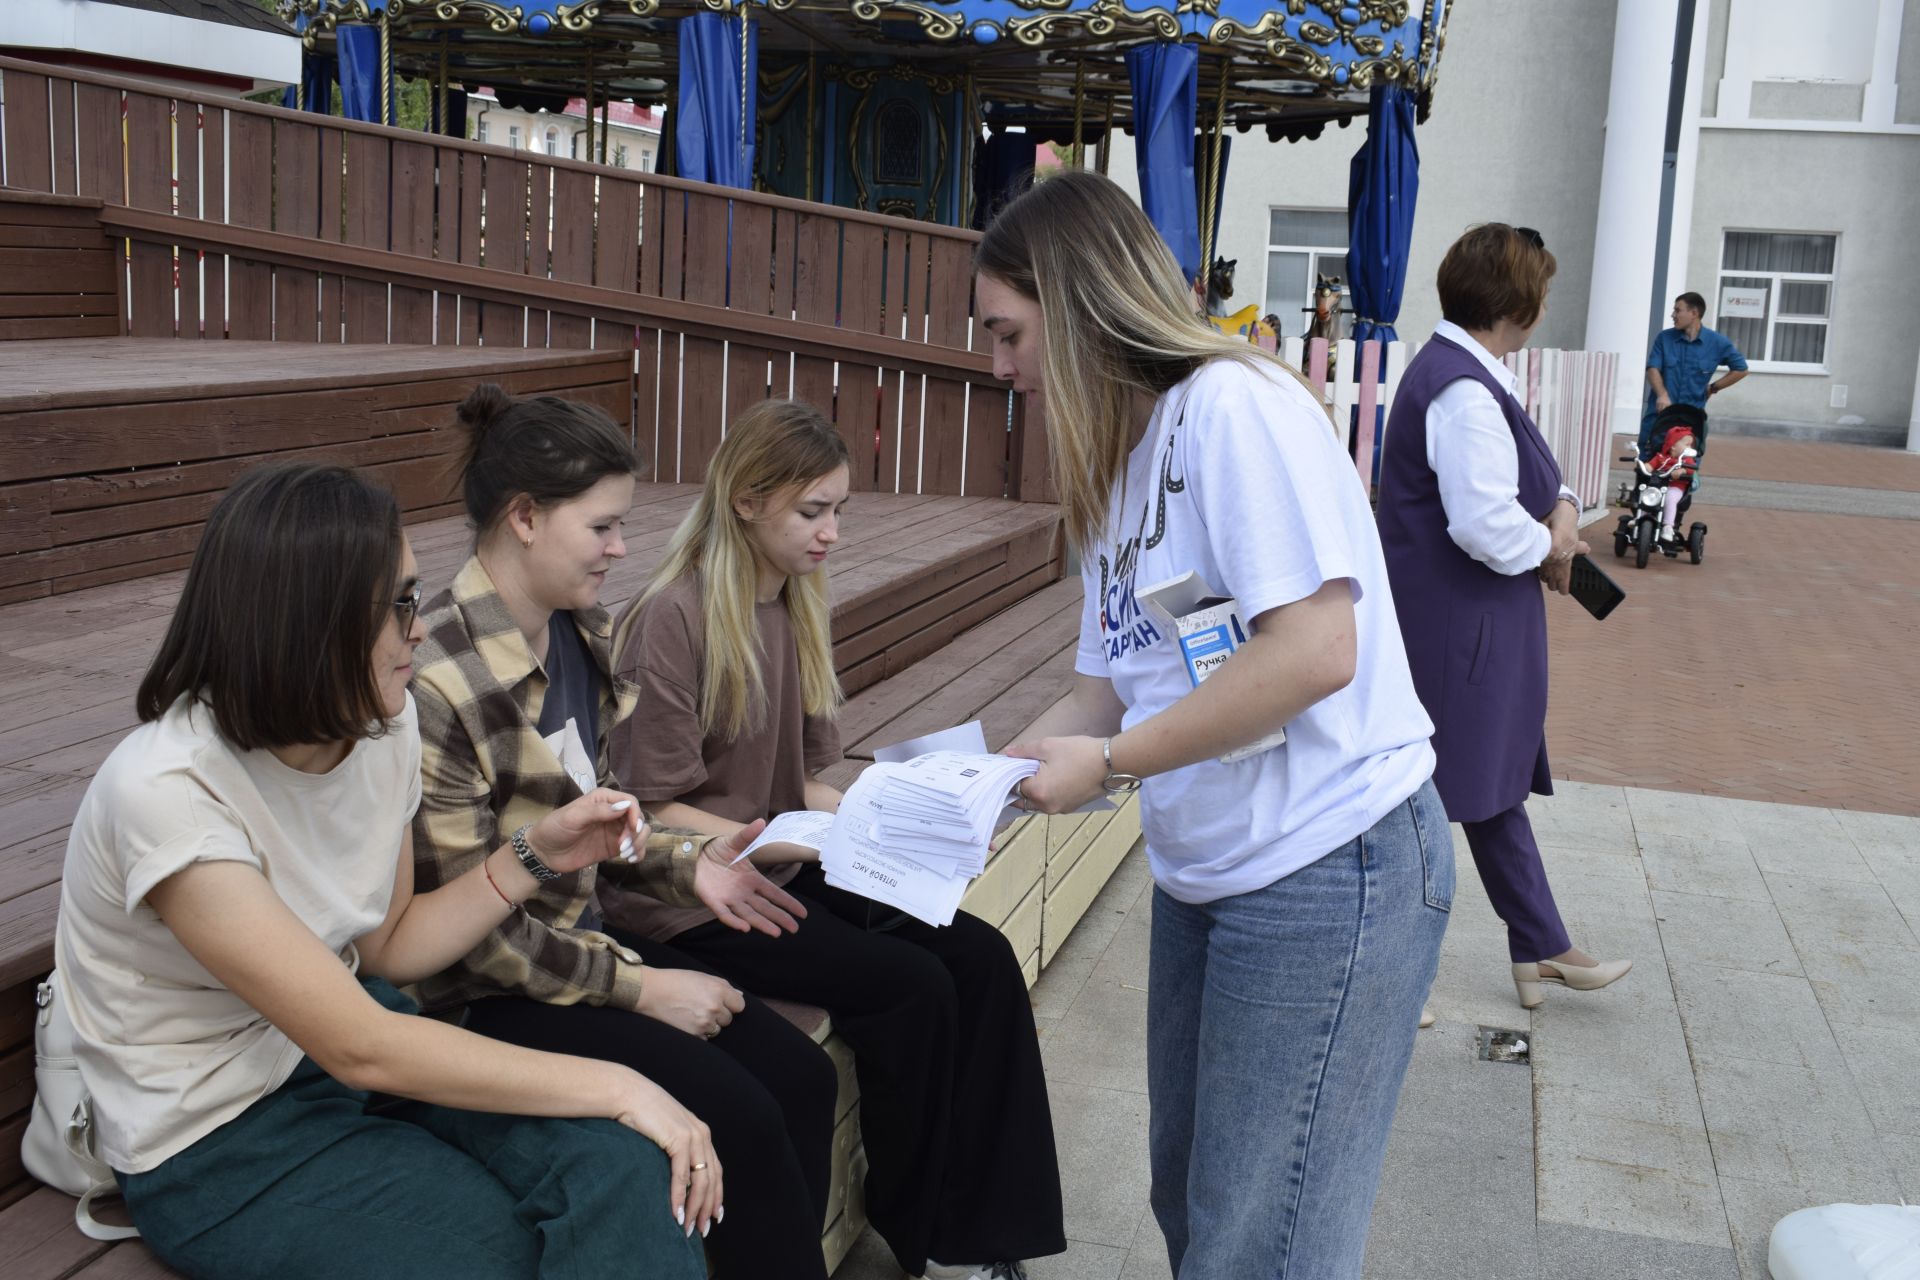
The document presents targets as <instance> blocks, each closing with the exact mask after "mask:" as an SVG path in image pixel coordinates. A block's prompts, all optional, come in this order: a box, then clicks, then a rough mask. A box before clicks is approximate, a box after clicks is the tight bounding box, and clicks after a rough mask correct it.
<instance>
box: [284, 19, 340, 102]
mask: <svg viewBox="0 0 1920 1280" xmlns="http://www.w3.org/2000/svg"><path fill="white" fill-rule="evenodd" d="M293 29H294V30H295V31H305V30H306V29H307V15H306V14H304V13H296V14H294V15H293ZM339 75H340V70H339V64H338V63H337V62H336V61H335V60H334V59H333V58H332V57H330V56H328V57H323V56H321V55H319V54H315V53H307V52H305V51H304V50H303V51H302V52H301V54H300V83H299V84H290V85H288V86H287V91H286V92H285V93H283V94H281V95H280V105H281V106H283V107H285V108H286V109H287V110H289V111H300V110H306V111H318V112H319V113H320V114H321V115H330V114H332V112H333V82H334V81H335V80H336V79H337V78H338V77H339ZM303 95H304V96H305V99H306V101H305V104H304V106H303V104H302V102H301V98H302V96H303Z"/></svg>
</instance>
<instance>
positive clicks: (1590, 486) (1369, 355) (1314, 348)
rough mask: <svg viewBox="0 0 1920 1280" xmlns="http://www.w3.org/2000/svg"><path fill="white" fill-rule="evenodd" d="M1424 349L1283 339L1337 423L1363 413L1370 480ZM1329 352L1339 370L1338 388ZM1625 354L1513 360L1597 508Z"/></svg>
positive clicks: (1602, 497)
mask: <svg viewBox="0 0 1920 1280" xmlns="http://www.w3.org/2000/svg"><path fill="white" fill-rule="evenodd" d="M1262 345H1265V344H1264V343H1263V344H1262ZM1270 349H1272V348H1270ZM1418 349H1419V344H1417V343H1408V342H1366V343H1355V342H1354V341H1353V340H1352V339H1350V338H1348V339H1342V340H1341V341H1340V342H1337V343H1331V344H1330V343H1328V341H1327V340H1326V339H1325V338H1315V339H1313V340H1312V341H1311V342H1309V341H1306V340H1304V339H1301V338H1285V339H1282V340H1281V341H1280V343H1279V345H1278V351H1279V354H1280V358H1281V359H1283V360H1285V361H1286V362H1287V363H1288V364H1290V365H1292V366H1293V367H1294V368H1296V369H1298V370H1300V371H1301V372H1302V373H1304V374H1306V375H1307V381H1308V382H1310V383H1312V384H1313V385H1314V386H1315V387H1316V388H1318V389H1319V391H1320V394H1321V395H1322V396H1323V397H1327V398H1328V399H1329V400H1330V402H1331V403H1332V405H1333V411H1334V413H1333V417H1334V421H1335V422H1337V423H1352V422H1354V421H1355V414H1356V412H1357V414H1358V430H1357V431H1355V433H1354V436H1355V442H1354V458H1353V465H1354V469H1355V470H1356V471H1358V472H1359V473H1360V476H1361V478H1362V479H1363V480H1365V481H1367V482H1368V483H1371V482H1372V479H1373V475H1374V461H1373V460H1374V455H1375V454H1376V453H1377V452H1378V450H1379V443H1380V437H1381V435H1382V434H1384V432H1385V430H1386V421H1387V415H1388V414H1389V413H1390V412H1391V411H1392V409H1393V397H1394V393H1395V392H1396V391H1398V390H1399V387H1400V378H1401V375H1402V374H1404V373H1405V372H1406V368H1407V361H1408V360H1409V359H1411V358H1412V356H1413V353H1414V352H1415V351H1416V350H1418ZM1329 356H1332V357H1333V359H1332V364H1331V367H1332V368H1333V370H1334V374H1335V376H1334V377H1333V379H1332V385H1331V387H1329V385H1328V376H1327V374H1328V368H1329V361H1328V357H1329ZM1619 360H1620V357H1619V356H1617V355H1615V354H1614V353H1613V352H1611V351H1559V350H1532V349H1528V350H1522V351H1518V352H1515V353H1514V354H1513V355H1510V356H1508V357H1507V360H1506V364H1507V368H1509V369H1511V370H1512V371H1513V375H1514V378H1515V379H1516V380H1517V381H1518V383H1519V392H1520V402H1521V404H1522V405H1524V406H1525V407H1526V410H1527V412H1528V413H1529V414H1531V415H1532V417H1533V421H1534V423H1535V425H1537V426H1538V427H1539V428H1540V434H1541V435H1543V436H1545V437H1546V441H1547V446H1548V447H1549V448H1551V449H1552V450H1553V456H1554V458H1555V459H1556V460H1558V462H1559V463H1560V471H1561V474H1562V475H1563V476H1564V477H1565V479H1566V482H1567V487H1568V488H1569V489H1572V490H1573V491H1574V492H1575V493H1576V494H1578V495H1579V497H1580V502H1581V505H1582V506H1585V507H1589V508H1591V507H1597V506H1601V505H1604V504H1605V502H1606V489H1607V464H1608V457H1607V452H1608V448H1609V446H1610V445H1611V443H1612V440H1611V435H1610V428H1609V413H1610V408H1611V393H1612V388H1613V375H1614V371H1615V369H1616V368H1617V367H1618V365H1619ZM1383 365H1384V367H1385V370H1386V374H1385V377H1384V378H1383V377H1382V376H1381V369H1382V366H1383Z"/></svg>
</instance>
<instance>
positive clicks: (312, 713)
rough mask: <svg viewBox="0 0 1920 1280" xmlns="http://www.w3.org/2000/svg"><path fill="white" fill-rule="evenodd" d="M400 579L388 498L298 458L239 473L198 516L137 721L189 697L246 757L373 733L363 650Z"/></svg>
mask: <svg viewBox="0 0 1920 1280" xmlns="http://www.w3.org/2000/svg"><path fill="white" fill-rule="evenodd" d="M399 572H400V506H399V504H398V503H397V502H395V501H394V498H393V495H392V494H391V493H388V492H387V491H386V490H385V489H382V488H380V487H378V486H377V485H374V484H372V483H370V482H369V481H368V480H367V479H366V478H365V477H364V476H362V475H360V473H358V472H356V471H353V470H350V469H349V468H346V467H333V466H321V465H318V464H315V463H307V462H292V463H279V464H274V465H269V466H264V467H256V468H255V469H253V470H251V471H249V472H247V473H246V474H245V475H243V476H241V477H240V479H239V481H238V482H237V483H235V484H234V486H233V488H231V489H229V490H227V492H226V495H225V496H224V497H222V498H221V499H220V502H219V504H218V505H217V506H215V507H214V509H213V514H212V515H210V516H208V517H207V527H206V529H205V531H204V532H202V533H201V535H200V545H199V547H198V548H197V549H196V550H195V551H194V553H193V564H192V566H191V567H190V568H189V569H188V570H187V584H186V586H185V588H184V589H182V591H181V592H180V602H179V604H177V605H176V606H174V610H173V620H172V621H171V622H170V623H168V624H167V634H166V638H165V639H164V640H162V641H161V642H160V651H159V652H158V653H156V654H154V656H153V663H152V665H150V666H149V667H148V668H147V674H146V677H145V678H144V679H142V680H141V681H140V692H139V694H138V696H137V698H136V700H135V704H134V705H135V707H136V709H137V710H138V711H139V713H140V719H141V720H142V721H143V722H144V721H149V720H158V719H159V718H160V717H161V716H163V715H165V714H166V713H167V709H168V708H169V707H171V706H172V705H173V704H174V703H175V702H176V701H178V700H179V699H180V698H181V697H182V696H183V695H191V696H193V697H195V698H197V699H198V700H199V701H200V702H202V703H204V704H206V706H207V707H208V708H209V709H211V710H212V712H213V718H214V723H215V724H216V725H218V726H219V729H220V736H221V737H223V738H225V739H226V740H227V741H228V742H230V743H232V744H233V745H234V746H236V747H238V748H240V749H241V750H243V751H253V750H257V749H259V748H262V747H291V746H296V745H300V744H304V743H321V742H342V741H354V740H356V739H359V738H365V737H369V736H372V735H374V734H378V733H381V732H384V731H385V729H386V727H387V723H386V708H385V705H384V702H383V699H382V698H381V695H380V687H379V684H378V682H377V681H376V680H375V679H374V675H373V645H374V641H375V640H376V639H377V638H378V637H379V635H380V633H381V629H382V628H384V627H387V626H390V625H392V620H393V606H392V604H391V603H390V602H391V601H392V600H393V599H394V598H395V597H396V596H397V595H398V594H399V590H400V584H399V583H398V582H397V581H396V578H397V577H398V575H399Z"/></svg>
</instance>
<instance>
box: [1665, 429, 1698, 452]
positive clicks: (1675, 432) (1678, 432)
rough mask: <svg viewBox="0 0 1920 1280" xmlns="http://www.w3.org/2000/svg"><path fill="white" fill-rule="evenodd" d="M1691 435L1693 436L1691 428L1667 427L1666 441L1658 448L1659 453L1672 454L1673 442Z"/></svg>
mask: <svg viewBox="0 0 1920 1280" xmlns="http://www.w3.org/2000/svg"><path fill="white" fill-rule="evenodd" d="M1692 434H1693V428H1692V427H1669V428H1667V439H1666V443H1664V444H1662V445H1661V446H1660V452H1662V453H1672V452H1673V446H1674V443H1675V442H1676V441H1677V440H1679V439H1680V437H1681V436H1690V435H1692Z"/></svg>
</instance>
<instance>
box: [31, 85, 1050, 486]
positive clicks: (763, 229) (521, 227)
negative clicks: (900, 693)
mask: <svg viewBox="0 0 1920 1280" xmlns="http://www.w3.org/2000/svg"><path fill="white" fill-rule="evenodd" d="M0 90H3V91H4V104H3V105H0V183H4V185H6V186H8V187H13V188H16V189H21V190H27V191H39V192H48V193H53V194H63V195H76V196H84V197H92V198H95V199H98V200H100V201H102V202H103V204H104V206H105V207H106V209H107V210H108V211H113V210H116V209H124V210H125V212H124V213H123V214H120V215H118V216H120V217H122V218H123V219H124V220H125V221H126V226H125V231H126V234H127V235H128V241H129V243H128V256H127V274H126V282H125V283H126V287H125V289H124V303H123V305H124V308H125V321H126V325H127V330H128V332H129V333H131V334H133V335H135V336H177V337H180V338H199V339H209V340H213V339H221V338H252V339H270V340H273V341H279V342H348V343H353V342H395V343H438V344H449V343H458V344H462V345H471V344H480V345H489V346H491V345H500V346H509V347H526V346H533V347H561V348H585V347H602V348H604V347H613V348H631V349H632V350H633V351H634V353H635V355H634V364H635V387H636V400H637V413H636V419H635V421H636V433H637V434H638V435H639V436H640V437H641V444H642V448H643V449H644V448H645V447H646V446H647V444H648V443H651V445H652V447H653V449H654V452H655V460H656V463H657V472H656V474H658V475H659V476H660V477H661V478H662V479H667V480H683V481H688V480H698V479H700V478H701V477H702V476H703V475H704V474H705V468H706V463H707V460H708V459H709V458H710V457H711V456H712V452H713V450H714V448H716V447H717V446H718V444H719V440H720V437H721V434H722V432H723V431H724V429H725V424H726V422H727V421H729V420H730V419H731V418H732V417H733V416H734V415H735V414H737V413H738V412H739V410H740V409H741V408H743V407H744V406H745V404H747V403H749V402H751V401H752V400H757V399H759V398H761V397H762V396H765V395H768V394H774V395H793V396H796V397H798V398H800V399H803V400H807V401H810V402H811V403H813V404H815V405H816V406H818V407H819V408H820V409H822V410H823V411H824V412H827V413H828V414H829V415H830V416H831V417H832V418H833V419H834V421H835V422H836V424H837V425H838V426H839V428H840V429H841V432H842V434H843V435H844V436H845V437H846V439H847V441H848V444H849V447H850V449H851V451H852V453H853V457H854V473H855V485H856V487H859V488H879V489H886V490H902V491H918V492H928V493H967V494H990V495H994V496H999V495H1006V496H1013V497H1026V498H1042V497H1045V496H1046V490H1045V476H1044V474H1043V464H1044V457H1043V455H1044V448H1043V442H1042V441H1040V440H1038V439H1037V438H1036V437H1037V433H1028V432H1025V431H1023V429H1022V428H1023V426H1024V420H1025V417H1026V414H1025V409H1024V406H1023V405H1022V404H1021V403H1020V402H1019V398H1018V397H1015V396H1014V395H1013V394H1012V393H1011V392H1010V391H1009V390H1008V389H1007V387H1006V386H1005V384H1003V383H998V382H996V381H995V380H994V379H993V378H992V377H991V373H990V369H989V367H988V365H987V363H986V361H985V359H984V358H983V357H982V356H981V355H979V354H978V353H977V343H978V340H977V339H976V338H975V335H974V334H973V330H972V324H971V318H970V306H971V293H972V291H971V289H970V287H969V284H970V282H969V273H970V267H971V256H972V251H973V244H974V243H975V242H976V241H977V239H978V236H977V235H976V234H975V233H973V232H970V231H961V230H955V229H952V228H947V227H939V226H932V225H929V224H924V223H918V222H911V221H907V220H903V219H897V218H886V217H880V216H877V215H873V214H867V213H862V212H859V211H857V210H849V209H840V208H836V207H833V206H826V205H816V204H810V203H807V202H804V201H798V200H789V199H785V198H782V197H778V196H771V195H763V194H759V193H754V192H747V191H738V190H734V189H731V188H722V187H713V186H709V185H707V184H704V183H695V182H688V181H685V180H682V179H677V178H667V177H662V176H659V175H655V174H648V173H637V172H633V171H630V170H621V169H612V168H608V167H604V166H598V165H591V164H586V163H582V162H579V161H574V160H569V159H564V158H560V157H550V156H544V155H537V154H532V153H527V152H520V151H510V150H507V149H504V148H500V147H490V146H484V145H481V144H478V143H472V142H466V141H463V140H461V139H455V138H441V137H436V136H432V135H426V134H419V133H412V132H408V131H404V130H397V129H389V128H384V127H381V126H377V125H369V124H362V123H359V122H356V121H348V120H339V119H334V118H331V117H325V116H317V115H313V114H308V113H302V112H294V111H285V110H282V109H280V108H277V107H268V106H261V105H259V104H255V103H250V102H238V101H234V100H232V99H227V98H220V97H216V96H212V95H207V94H198V93H192V92H187V91H179V90H171V89H162V88H157V87H155V86H153V85H150V84H145V83H142V82H138V81H131V80H123V79H118V78H115V77H111V76H104V75H96V74H93V73H89V72H76V71H71V70H68V69H65V68H51V67H47V66H43V65H40V64H35V63H30V62H23V61H20V60H17V59H11V58H0ZM136 232H137V234H136ZM261 233H272V234H275V235H277V236H279V237H283V239H280V240H277V241H275V242H273V243H272V245H271V246H269V245H267V244H266V243H265V242H260V241H249V240H245V239H244V236H245V235H247V234H256V235H257V234H261ZM294 241H305V242H308V245H309V246H310V247H309V249H307V250H305V251H303V252H301V253H294V252H293V251H292V247H291V246H292V242H294ZM315 243H318V244H320V245H323V246H335V247H336V248H327V249H322V250H320V251H319V252H317V253H316V252H315V251H313V250H312V249H311V246H312V245H313V244H315ZM269 250H271V251H269ZM355 251H367V252H370V253H374V254H382V255H394V256H397V257H403V258H406V259H410V260H413V261H414V262H415V263H416V264H420V265H417V266H416V268H414V269H411V270H406V271H400V270H399V269H398V268H397V267H394V264H393V262H392V260H391V259H390V258H380V259H378V261H379V262H380V263H381V264H382V265H383V266H386V267H392V268H394V270H395V271H396V275H395V276H394V277H393V278H390V279H382V278H379V277H378V276H374V275H369V274H368V272H367V271H366V270H364V269H363V268H365V267H366V266H367V265H368V264H369V263H371V262H373V261H375V259H369V258H365V257H360V256H357V255H356V253H355ZM456 268H464V269H469V270H472V269H485V270H486V271H487V272H488V273H489V275H490V276H493V275H494V274H495V273H498V274H500V275H513V276H519V277H522V278H523V279H524V280H525V281H526V282H527V284H528V285H529V286H533V285H536V284H537V285H541V286H551V287H552V289H554V290H558V291H557V292H554V291H549V290H547V289H543V288H530V289H529V290H528V291H525V292H522V293H519V294H517V295H515V296H512V297H508V296H506V295H507V293H512V292H513V291H511V290H508V291H506V293H503V292H502V291H501V290H500V288H499V287H498V285H497V281H496V283H495V284H494V285H490V286H488V289H491V290H492V291H491V292H488V290H487V289H478V288H473V289H468V290H465V291H463V287H461V285H460V284H459V283H458V282H459V281H461V280H467V283H468V284H469V285H471V284H472V281H471V280H470V279H469V278H467V277H462V276H459V275H458V274H457V272H456V271H455V269H456ZM403 277H404V278H403ZM563 286H564V287H565V288H562V287H563ZM568 289H575V290H577V289H590V290H596V291H599V292H597V293H596V294H595V295H594V299H593V305H586V302H587V300H586V298H585V296H584V295H580V294H577V293H570V292H568ZM609 294H624V295H627V302H628V305H624V306H612V305H610V304H609V305H604V306H603V305H600V303H601V301H603V300H605V299H606V298H607V295H609ZM643 301H644V302H647V303H658V304H660V305H658V306H652V307H651V308H650V307H649V306H647V305H643ZM667 304H679V306H678V307H675V306H670V305H667ZM686 308H693V310H687V309H686ZM716 313H719V314H720V315H724V320H721V319H719V318H718V315H716Z"/></svg>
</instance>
